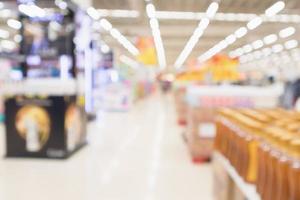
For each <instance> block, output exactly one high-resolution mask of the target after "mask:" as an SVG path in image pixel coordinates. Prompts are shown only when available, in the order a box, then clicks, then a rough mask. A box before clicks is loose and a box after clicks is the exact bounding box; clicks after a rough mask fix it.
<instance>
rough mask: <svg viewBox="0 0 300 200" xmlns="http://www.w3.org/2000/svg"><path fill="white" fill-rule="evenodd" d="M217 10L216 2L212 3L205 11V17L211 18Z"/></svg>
mask: <svg viewBox="0 0 300 200" xmlns="http://www.w3.org/2000/svg"><path fill="white" fill-rule="evenodd" d="M218 9H219V4H218V3H217V2H212V3H211V4H210V5H209V6H208V8H207V11H206V16H207V17H208V18H213V17H214V16H215V14H216V13H217V11H218Z"/></svg>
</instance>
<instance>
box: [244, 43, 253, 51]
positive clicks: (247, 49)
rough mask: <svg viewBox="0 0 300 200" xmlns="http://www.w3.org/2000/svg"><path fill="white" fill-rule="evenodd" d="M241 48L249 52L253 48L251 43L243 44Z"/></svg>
mask: <svg viewBox="0 0 300 200" xmlns="http://www.w3.org/2000/svg"><path fill="white" fill-rule="evenodd" d="M243 50H244V52H245V53H250V52H251V51H252V50H253V49H252V47H251V45H249V44H247V45H245V46H243Z"/></svg>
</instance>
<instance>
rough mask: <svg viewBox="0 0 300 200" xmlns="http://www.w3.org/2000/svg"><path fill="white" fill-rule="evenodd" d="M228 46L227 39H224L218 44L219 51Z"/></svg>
mask: <svg viewBox="0 0 300 200" xmlns="http://www.w3.org/2000/svg"><path fill="white" fill-rule="evenodd" d="M227 46H228V44H227V42H226V40H222V41H221V42H219V43H218V45H217V47H218V48H217V49H218V52H220V51H222V50H223V49H226V48H227Z"/></svg>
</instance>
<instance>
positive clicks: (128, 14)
mask: <svg viewBox="0 0 300 200" xmlns="http://www.w3.org/2000/svg"><path fill="white" fill-rule="evenodd" d="M97 11H98V13H99V14H100V15H101V16H102V17H114V18H137V17H139V16H140V12H139V11H137V10H108V9H97Z"/></svg>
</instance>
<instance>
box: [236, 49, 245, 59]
mask: <svg viewBox="0 0 300 200" xmlns="http://www.w3.org/2000/svg"><path fill="white" fill-rule="evenodd" d="M235 52H236V55H237V57H239V56H241V55H243V54H244V50H243V49H242V48H238V49H237V50H235Z"/></svg>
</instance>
